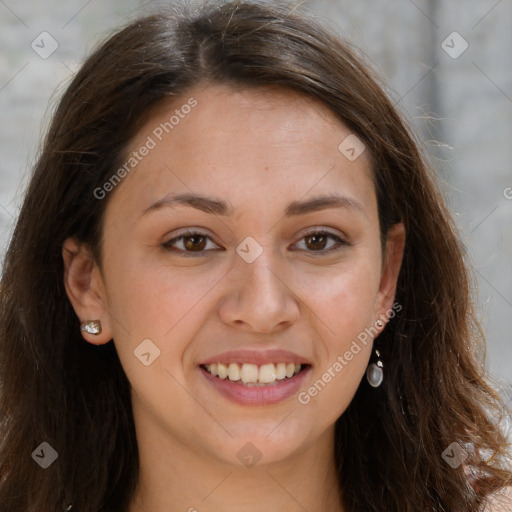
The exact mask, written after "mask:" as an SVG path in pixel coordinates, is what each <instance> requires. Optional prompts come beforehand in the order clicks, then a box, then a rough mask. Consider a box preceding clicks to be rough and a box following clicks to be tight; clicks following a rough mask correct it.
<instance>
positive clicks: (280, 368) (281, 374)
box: [276, 363, 286, 379]
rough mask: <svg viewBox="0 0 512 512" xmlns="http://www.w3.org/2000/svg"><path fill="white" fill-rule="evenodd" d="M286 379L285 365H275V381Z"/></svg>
mask: <svg viewBox="0 0 512 512" xmlns="http://www.w3.org/2000/svg"><path fill="white" fill-rule="evenodd" d="M285 377H286V363H277V364H276V379H284V378H285Z"/></svg>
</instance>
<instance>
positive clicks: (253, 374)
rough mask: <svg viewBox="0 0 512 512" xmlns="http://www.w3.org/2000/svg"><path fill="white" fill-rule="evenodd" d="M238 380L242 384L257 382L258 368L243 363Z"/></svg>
mask: <svg viewBox="0 0 512 512" xmlns="http://www.w3.org/2000/svg"><path fill="white" fill-rule="evenodd" d="M240 378H241V379H242V382H245V383H247V382H257V380H258V367H257V366H256V365H255V364H247V363H244V364H243V365H242V370H241V371H240Z"/></svg>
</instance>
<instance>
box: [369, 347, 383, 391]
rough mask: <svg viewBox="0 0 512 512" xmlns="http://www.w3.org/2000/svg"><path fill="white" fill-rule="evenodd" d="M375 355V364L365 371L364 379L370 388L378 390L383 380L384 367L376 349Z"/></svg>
mask: <svg viewBox="0 0 512 512" xmlns="http://www.w3.org/2000/svg"><path fill="white" fill-rule="evenodd" d="M375 355H376V356H377V362H375V363H372V364H370V365H369V366H368V368H367V369H366V379H367V380H368V384H370V386H372V387H373V388H378V387H379V386H380V385H381V384H382V381H383V380H384V370H383V368H384V365H383V364H382V361H381V360H380V352H379V351H378V350H377V349H375Z"/></svg>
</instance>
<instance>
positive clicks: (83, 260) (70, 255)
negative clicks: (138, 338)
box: [62, 238, 112, 345]
mask: <svg viewBox="0 0 512 512" xmlns="http://www.w3.org/2000/svg"><path fill="white" fill-rule="evenodd" d="M62 259H63V260H64V286H65V288H66V294H67V296H68V298H69V300H70V302H71V305H72V306H73V309H74V310H75V313H76V315H77V316H78V318H79V319H80V325H81V326H82V325H83V324H85V323H86V322H89V321H91V320H99V321H100V322H101V332H100V333H99V334H96V335H95V334H89V333H87V332H84V331H82V336H83V338H84V339H85V341H87V342H89V343H92V344H93V345H102V344H104V343H107V342H109V341H110V340H111V339H112V328H111V323H110V315H109V314H108V311H107V309H106V307H105V304H106V296H105V287H104V284H103V277H102V275H101V272H100V269H99V267H98V264H97V263H96V261H95V259H94V257H93V255H92V253H91V251H90V249H89V248H88V247H87V246H86V245H85V244H83V243H79V242H77V241H76V240H75V239H74V238H68V239H67V240H66V241H65V242H64V243H63V244H62Z"/></svg>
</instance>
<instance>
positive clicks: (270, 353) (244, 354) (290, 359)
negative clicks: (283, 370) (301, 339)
mask: <svg viewBox="0 0 512 512" xmlns="http://www.w3.org/2000/svg"><path fill="white" fill-rule="evenodd" d="M214 363H242V364H243V363H249V364H256V365H262V364H266V363H295V364H311V363H310V362H309V361H308V359H306V358H305V357H303V356H300V355H298V354H295V353H294V352H290V351H288V350H278V349H267V350H261V349H259V350H250V349H244V350H230V351H229V352H223V353H222V354H217V355H215V356H212V357H209V358H208V359H205V360H204V361H202V362H201V363H200V365H205V364H214Z"/></svg>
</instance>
